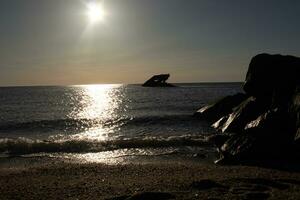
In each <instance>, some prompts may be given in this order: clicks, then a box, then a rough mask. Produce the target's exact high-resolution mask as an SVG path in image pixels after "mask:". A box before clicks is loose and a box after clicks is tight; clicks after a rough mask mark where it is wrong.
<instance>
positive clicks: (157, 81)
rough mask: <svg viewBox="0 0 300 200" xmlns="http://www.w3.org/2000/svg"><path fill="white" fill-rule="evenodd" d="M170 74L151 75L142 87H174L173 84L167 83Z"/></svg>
mask: <svg viewBox="0 0 300 200" xmlns="http://www.w3.org/2000/svg"><path fill="white" fill-rule="evenodd" d="M169 77H170V74H160V75H155V76H152V77H151V78H150V79H149V80H148V81H146V82H145V83H144V84H143V85H142V86H143V87H174V85H172V84H170V83H167V82H166V81H167V80H168V79H169Z"/></svg>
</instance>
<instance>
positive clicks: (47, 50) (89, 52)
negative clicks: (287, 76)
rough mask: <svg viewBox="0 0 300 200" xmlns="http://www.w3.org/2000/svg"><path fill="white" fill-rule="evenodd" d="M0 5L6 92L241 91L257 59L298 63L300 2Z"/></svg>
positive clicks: (30, 0) (41, 0)
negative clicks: (162, 85)
mask: <svg viewBox="0 0 300 200" xmlns="http://www.w3.org/2000/svg"><path fill="white" fill-rule="evenodd" d="M90 1H91V0H1V1H0V86H14V85H75V84H101V83H142V82H144V81H145V80H146V79H148V78H149V77H150V76H152V75H153V74H160V73H170V74H171V78H170V82H185V83H186V82H224V81H225V82H226V81H230V82H231V81H243V80H244V78H245V74H246V71H247V68H248V64H249V62H250V59H251V58H252V57H253V56H254V55H256V54H258V53H263V52H267V53H272V54H277V53H280V54H291V55H295V56H300V45H299V44H300V25H299V19H300V1H298V0H281V1H279V0H263V1H262V0H248V1H246V0H105V1H103V0H102V1H99V2H100V3H101V5H102V7H103V10H104V11H105V16H104V17H103V19H102V20H101V21H100V22H97V23H91V21H90V20H89V19H88V17H87V10H88V9H87V5H88V4H89V3H90Z"/></svg>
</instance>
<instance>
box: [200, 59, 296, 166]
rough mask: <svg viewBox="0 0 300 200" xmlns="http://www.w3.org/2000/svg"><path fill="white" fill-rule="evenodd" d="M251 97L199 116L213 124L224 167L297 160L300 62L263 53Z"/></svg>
mask: <svg viewBox="0 0 300 200" xmlns="http://www.w3.org/2000/svg"><path fill="white" fill-rule="evenodd" d="M243 89H244V91H245V94H237V95H233V96H228V97H225V98H223V99H221V100H219V101H218V102H217V103H215V104H212V105H209V106H205V107H203V108H201V109H200V110H199V111H197V112H196V113H195V116H196V117H199V118H201V119H205V120H207V121H210V122H211V121H213V122H214V123H213V124H212V126H213V127H214V128H216V129H217V130H219V134H218V135H216V136H213V137H211V138H210V139H211V141H213V142H215V144H216V146H217V147H218V149H219V152H220V155H221V156H220V159H219V160H218V161H217V162H218V163H227V162H240V161H244V160H256V159H272V158H278V157H285V158H286V157H292V156H295V155H297V152H299V150H300V129H299V126H300V58H297V57H294V56H282V55H270V54H259V55H257V56H255V57H253V58H252V60H251V62H250V65H249V68H248V72H247V75H246V80H245V83H244V85H243Z"/></svg>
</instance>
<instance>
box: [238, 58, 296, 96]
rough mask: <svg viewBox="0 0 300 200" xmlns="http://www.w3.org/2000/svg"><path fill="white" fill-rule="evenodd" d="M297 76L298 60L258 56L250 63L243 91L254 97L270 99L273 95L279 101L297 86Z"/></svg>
mask: <svg viewBox="0 0 300 200" xmlns="http://www.w3.org/2000/svg"><path fill="white" fill-rule="evenodd" d="M299 74H300V58H297V57H294V56H282V55H270V54H259V55H257V56H255V57H253V58H252V60H251V62H250V65H249V69H248V72H247V75H246V81H245V83H244V90H245V92H246V93H247V94H249V95H250V96H255V97H264V98H267V97H269V98H272V97H273V96H274V95H275V96H277V97H278V98H279V99H281V98H287V97H286V96H288V97H290V95H291V94H292V93H293V91H294V89H295V86H296V85H297V84H299V81H300V78H299ZM274 92H275V93H276V94H274ZM283 95H286V96H283ZM275 100H276V99H275Z"/></svg>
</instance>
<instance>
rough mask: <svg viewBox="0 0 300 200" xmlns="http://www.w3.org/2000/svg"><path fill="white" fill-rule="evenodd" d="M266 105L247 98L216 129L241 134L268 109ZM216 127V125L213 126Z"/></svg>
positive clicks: (253, 98) (252, 98)
mask: <svg viewBox="0 0 300 200" xmlns="http://www.w3.org/2000/svg"><path fill="white" fill-rule="evenodd" d="M267 105H268V103H267V102H264V101H262V100H258V99H256V98H255V97H249V98H248V99H247V100H245V101H244V102H243V103H241V104H240V105H239V106H237V107H235V109H234V111H233V112H232V113H231V114H230V115H229V116H228V118H227V120H226V121H225V120H224V122H223V124H221V122H219V125H218V128H219V129H220V130H221V131H222V132H243V131H244V128H245V126H246V124H247V123H249V122H250V121H252V120H254V119H256V118H257V117H258V116H259V115H260V114H262V113H264V112H265V111H266V110H267V109H268V106H267ZM214 126H215V127H217V125H216V124H214Z"/></svg>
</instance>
